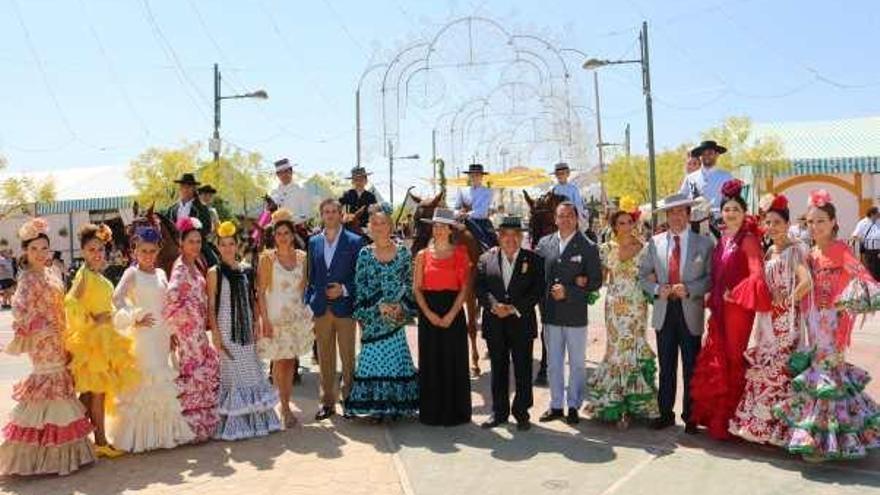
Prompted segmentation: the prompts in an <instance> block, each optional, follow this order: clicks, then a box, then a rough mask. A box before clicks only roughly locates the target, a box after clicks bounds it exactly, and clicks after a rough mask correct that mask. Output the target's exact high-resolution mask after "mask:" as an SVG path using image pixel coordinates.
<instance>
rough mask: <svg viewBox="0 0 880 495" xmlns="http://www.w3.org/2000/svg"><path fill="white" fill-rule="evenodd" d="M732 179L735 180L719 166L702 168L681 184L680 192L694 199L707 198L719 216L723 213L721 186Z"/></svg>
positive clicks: (713, 210)
mask: <svg viewBox="0 0 880 495" xmlns="http://www.w3.org/2000/svg"><path fill="white" fill-rule="evenodd" d="M730 179H733V176H732V175H730V172H728V171H727V170H722V169H720V168H718V167H717V166H716V167H712V168H706V167H700V169H699V170H697V171H694V172H691V173H690V174H688V176H687V177H686V178H685V180H684V182H682V183H681V189H680V190H679V192H680V193H681V194H684V195H686V196H687V197H689V198H692V199H693V198H696V197H697V196H702V197H704V198H706V199H707V200H709V203H711V205H712V212H713V213H714V214H716V215H718V214H720V213H721V199H722V198H721V186H723V185H724V183H725V182H727V181H729V180H730Z"/></svg>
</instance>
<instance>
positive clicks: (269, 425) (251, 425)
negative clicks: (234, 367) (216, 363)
mask: <svg viewBox="0 0 880 495" xmlns="http://www.w3.org/2000/svg"><path fill="white" fill-rule="evenodd" d="M277 404H278V392H277V391H276V390H275V389H274V388H273V387H272V385H271V384H270V383H269V381H268V380H265V379H264V380H262V381H260V382H259V383H256V384H252V385H238V384H235V385H233V386H232V387H229V388H226V387H223V389H222V391H221V395H220V407H219V409H218V412H219V413H220V426H219V428H218V429H217V434H216V435H215V438H218V439H220V440H242V439H245V438H254V437H264V436H266V435H268V434H269V433H272V432H274V431H278V430H280V429H281V422H280V421H279V420H278V415H277V414H276V413H275V406H276V405H277Z"/></svg>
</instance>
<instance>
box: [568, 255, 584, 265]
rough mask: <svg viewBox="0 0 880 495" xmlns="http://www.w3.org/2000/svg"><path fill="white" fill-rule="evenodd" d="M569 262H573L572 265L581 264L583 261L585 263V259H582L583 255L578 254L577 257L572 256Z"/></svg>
mask: <svg viewBox="0 0 880 495" xmlns="http://www.w3.org/2000/svg"><path fill="white" fill-rule="evenodd" d="M569 261H571V262H572V263H580V262H581V261H583V258H581V255H579V254H578V255H576V256H572V257H571V259H570V260H569Z"/></svg>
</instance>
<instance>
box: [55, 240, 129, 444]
mask: <svg viewBox="0 0 880 495" xmlns="http://www.w3.org/2000/svg"><path fill="white" fill-rule="evenodd" d="M112 238H113V234H112V232H111V231H110V228H109V227H107V226H106V225H103V224H102V225H101V226H97V225H94V224H86V225H84V226H83V227H82V228H81V229H80V231H79V242H80V249H81V250H82V256H83V259H84V262H83V265H82V266H81V267H80V269H79V271H77V272H76V276H75V277H74V279H73V283H72V284H71V287H70V291H69V292H68V293H67V296H66V297H65V298H64V309H65V314H66V317H67V335H66V339H65V340H66V342H65V343H66V347H67V350H68V352H70V356H71V359H70V365H69V367H70V372H71V374H72V375H73V380H74V384H75V387H76V391H77V392H79V393H80V401H82V403H83V405H84V406H85V407H86V411H87V413H88V416H89V420H90V421H91V422H92V425H93V426H94V428H95V445H96V448H95V451H96V453H97V455H98V457H110V458H113V457H118V456H120V455H123V452H122V451H121V450H117V449H116V448H114V447H113V446H112V445H110V444H109V443H108V442H107V437H106V436H105V430H104V407H105V397H107V396H108V395H109V396H110V400H109V402H110V406H111V407H112V404H113V396H115V395H116V394H118V393H119V392H122V391H124V390H127V389H129V388H131V387H132V386H133V385H135V384H137V382H138V378H139V377H138V372H137V368H136V361H135V358H134V355H133V354H132V343H131V339H129V338H128V337H124V336H123V335H121V334H120V333H118V332H117V331H116V329H115V328H114V327H113V316H112V315H113V284H111V283H110V281H109V280H107V279H106V278H104V276H103V275H101V270H102V269H103V268H104V264H105V250H106V246H107V244H108V243H109V242H110V241H111V240H112Z"/></svg>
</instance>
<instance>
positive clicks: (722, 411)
mask: <svg viewBox="0 0 880 495" xmlns="http://www.w3.org/2000/svg"><path fill="white" fill-rule="evenodd" d="M741 191H742V182H740V181H739V180H736V179H733V180H729V181H727V182H725V183H724V186H722V188H721V192H722V194H723V195H724V199H723V200H722V202H721V216H722V219H723V220H724V234H723V235H722V237H721V239H719V241H718V244H717V245H716V246H715V252H714V253H713V255H712V291H711V293H710V294H709V309H710V310H711V315H710V317H709V331H708V335H707V337H706V341H705V343H704V345H703V350H702V351H700V355H699V356H698V357H697V366H696V368H695V369H694V376H693V378H692V379H691V398H692V400H693V408H692V410H691V420H692V421H693V422H694V423H696V424H697V425H700V426H706V427H708V428H709V435H710V436H711V437H712V438H715V439H718V440H725V439H728V438H730V436H731V435H730V433H729V431H728V426H729V423H730V419H731V418H732V417H733V415H734V412H735V411H736V406H737V405H738V404H739V401H740V398H741V397H742V394H743V389H744V388H745V382H746V380H745V373H746V360H745V357H744V356H743V353H744V352H745V350H746V347H747V346H748V344H749V336H750V335H751V333H752V324H753V323H754V321H755V312H756V311H769V310H770V308H771V297H770V292H769V290H768V288H767V283H766V282H765V281H764V263H763V253H762V251H761V240H760V238H759V236H758V235H757V223H756V222H755V220H754V219H753V218H751V217H748V216H747V215H746V202H745V200H744V199H743V198H742V196H741V195H740V192H741Z"/></svg>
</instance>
